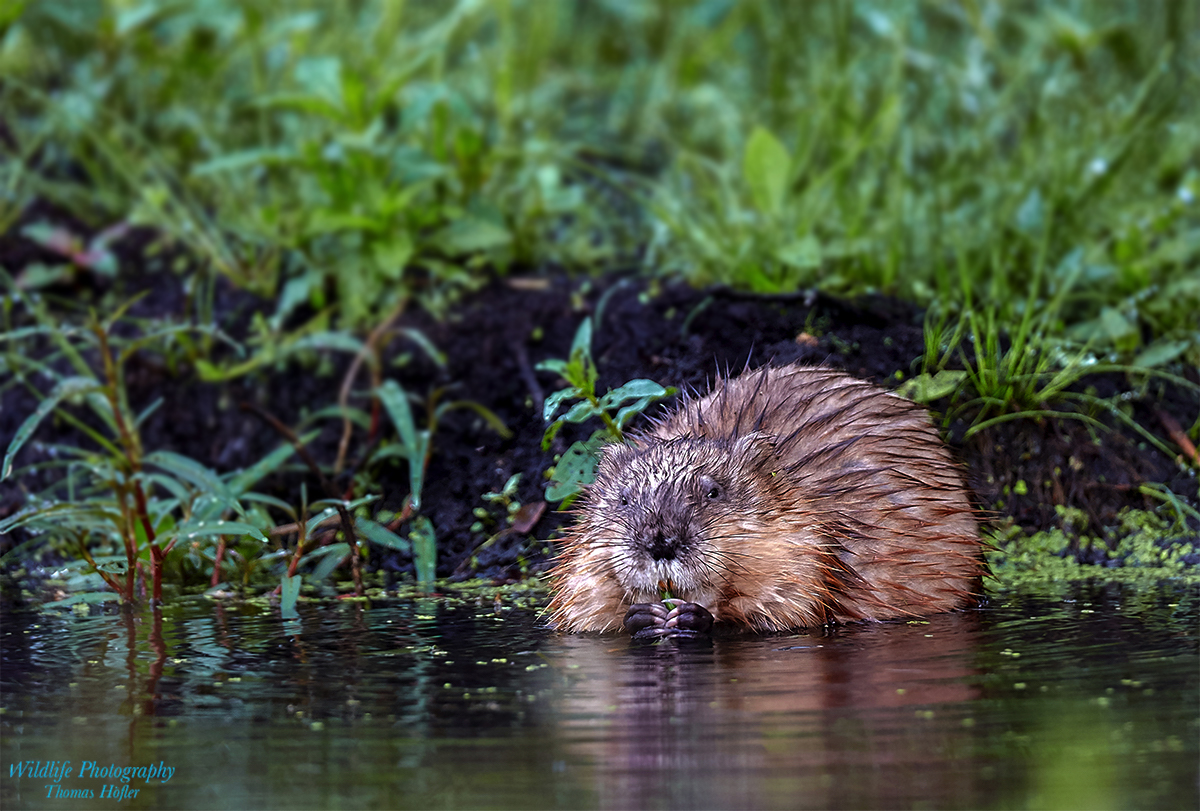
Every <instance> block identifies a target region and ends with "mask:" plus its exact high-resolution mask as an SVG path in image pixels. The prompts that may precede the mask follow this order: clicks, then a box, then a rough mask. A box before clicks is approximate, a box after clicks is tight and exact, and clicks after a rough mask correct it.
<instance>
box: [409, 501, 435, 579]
mask: <svg viewBox="0 0 1200 811" xmlns="http://www.w3.org/2000/svg"><path fill="white" fill-rule="evenodd" d="M408 537H409V540H411V541H412V550H413V565H414V566H415V567H416V570H417V582H418V583H421V584H422V585H429V584H432V583H433V580H434V577H435V576H436V575H437V535H436V533H435V532H434V530H433V522H432V521H430V520H429V519H428V518H426V517H425V516H423V515H419V516H417V517H416V518H415V519H413V522H412V529H411V530H410V531H409V533H408Z"/></svg>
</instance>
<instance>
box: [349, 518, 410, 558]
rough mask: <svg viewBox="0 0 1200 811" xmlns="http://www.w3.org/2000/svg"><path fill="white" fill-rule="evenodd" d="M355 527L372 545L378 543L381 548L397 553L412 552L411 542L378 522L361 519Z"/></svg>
mask: <svg viewBox="0 0 1200 811" xmlns="http://www.w3.org/2000/svg"><path fill="white" fill-rule="evenodd" d="M355 526H357V527H358V531H359V532H360V533H362V536H363V537H364V538H366V539H367V540H368V541H370V542H371V543H377V544H379V545H380V546H386V547H387V548H388V549H395V550H396V551H397V552H410V553H411V552H412V551H413V545H412V542H411V541H408V540H405V539H404V538H401V537H400V536H399V535H397V534H396V533H394V532H392V531H391V530H390V529H388V528H387V527H385V526H384V525H383V524H380V523H378V522H376V521H372V520H371V519H369V518H362V517H359V518H357V519H356V520H355Z"/></svg>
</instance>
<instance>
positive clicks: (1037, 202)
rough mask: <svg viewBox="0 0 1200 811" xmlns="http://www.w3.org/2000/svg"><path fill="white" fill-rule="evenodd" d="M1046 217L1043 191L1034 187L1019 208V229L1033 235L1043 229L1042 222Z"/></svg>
mask: <svg viewBox="0 0 1200 811" xmlns="http://www.w3.org/2000/svg"><path fill="white" fill-rule="evenodd" d="M1045 218H1046V215H1045V206H1044V205H1043V204H1042V193H1041V192H1040V191H1038V190H1037V189H1034V190H1033V191H1031V192H1030V193H1029V195H1028V196H1027V197H1026V198H1025V199H1024V201H1022V203H1021V207H1020V208H1018V209H1017V229H1018V230H1020V231H1023V232H1024V233H1025V234H1028V235H1030V236H1033V235H1035V234H1037V233H1039V232H1040V231H1041V230H1042V222H1043V221H1044V220H1045Z"/></svg>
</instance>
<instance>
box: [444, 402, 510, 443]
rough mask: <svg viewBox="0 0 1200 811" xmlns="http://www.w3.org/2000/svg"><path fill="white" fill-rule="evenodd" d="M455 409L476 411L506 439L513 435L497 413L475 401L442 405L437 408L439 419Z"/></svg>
mask: <svg viewBox="0 0 1200 811" xmlns="http://www.w3.org/2000/svg"><path fill="white" fill-rule="evenodd" d="M455 408H465V409H467V410H469V411H474V412H475V413H476V414H478V415H479V416H481V417H483V421H484V422H486V423H487V424H488V425H490V426H491V427H492V430H493V431H495V432H496V433H497V434H499V435H500V436H501V437H503V438H504V439H509V438H510V437H511V436H512V435H513V434H512V431H510V430H508V426H507V425H505V424H504V420H502V419H500V417H499V416H497V415H496V412H495V411H492V410H491V409H490V408H488V407H487V406H485V405H483V404H482V403H477V402H475V401H474V400H452V401H450V402H448V403H442V404H441V405H440V406H438V407H437V414H438V416H439V417H441V415H442V414H445V413H446V412H447V411H451V410H453V409H455Z"/></svg>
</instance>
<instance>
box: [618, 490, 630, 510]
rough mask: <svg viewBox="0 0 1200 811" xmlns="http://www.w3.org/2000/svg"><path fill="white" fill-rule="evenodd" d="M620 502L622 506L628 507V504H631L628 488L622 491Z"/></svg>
mask: <svg viewBox="0 0 1200 811" xmlns="http://www.w3.org/2000/svg"><path fill="white" fill-rule="evenodd" d="M619 503H620V505H621V506H622V507H628V506H629V491H628V490H622V491H621V496H620V499H619Z"/></svg>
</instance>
